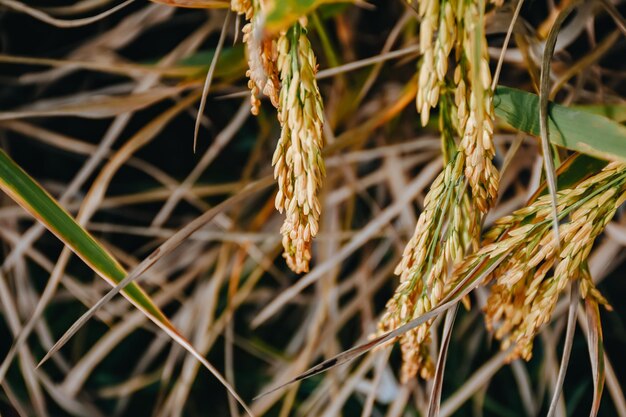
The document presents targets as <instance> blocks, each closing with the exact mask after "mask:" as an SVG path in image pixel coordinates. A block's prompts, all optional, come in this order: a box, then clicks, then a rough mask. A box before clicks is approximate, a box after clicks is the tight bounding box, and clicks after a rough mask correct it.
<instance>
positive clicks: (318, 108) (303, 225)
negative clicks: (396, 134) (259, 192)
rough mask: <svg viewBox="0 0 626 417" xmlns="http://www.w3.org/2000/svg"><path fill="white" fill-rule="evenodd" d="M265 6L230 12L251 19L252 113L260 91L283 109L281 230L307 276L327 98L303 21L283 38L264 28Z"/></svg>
mask: <svg viewBox="0 0 626 417" xmlns="http://www.w3.org/2000/svg"><path fill="white" fill-rule="evenodd" d="M261 6H262V4H258V5H255V4H254V3H252V1H250V0H232V2H231V9H232V10H233V11H235V12H237V13H238V14H240V15H244V16H245V18H246V19H247V20H248V21H249V22H248V23H246V25H245V26H244V27H243V29H242V31H243V33H244V37H243V41H244V43H245V44H246V53H247V57H248V70H247V72H246V75H247V77H248V78H249V81H248V87H249V88H250V93H251V94H250V102H251V111H252V114H254V115H258V113H259V107H260V105H261V101H260V95H261V93H262V94H263V95H265V96H266V97H268V98H269V99H270V101H271V102H272V104H273V105H274V107H276V108H277V109H278V120H279V122H280V125H281V134H280V138H279V140H278V143H277V145H276V150H275V152H274V156H273V158H272V165H273V166H274V177H275V178H276V180H277V182H278V193H277V195H276V200H275V204H276V209H277V210H278V211H279V212H281V213H283V212H284V213H285V221H284V223H283V226H282V227H281V229H280V231H281V234H282V235H283V239H282V241H283V247H284V253H283V256H284V258H285V259H286V261H287V265H288V266H289V268H291V269H292V270H293V271H294V272H296V273H302V272H307V271H308V270H309V262H310V260H311V242H312V239H313V238H314V237H315V235H317V232H318V230H319V218H320V214H321V205H320V202H319V198H318V193H319V190H320V188H321V185H322V180H323V177H324V175H325V173H324V160H323V159H322V147H323V145H324V140H323V137H322V125H323V120H324V114H323V104H322V98H321V95H320V92H319V88H318V86H317V81H316V80H315V74H316V72H317V60H316V57H315V53H314V52H313V49H312V48H311V44H310V42H309V40H308V38H307V36H306V29H305V28H304V27H303V26H302V25H301V24H300V23H299V22H298V23H295V24H294V25H293V26H291V27H290V28H289V29H288V30H286V31H283V32H282V33H281V34H280V35H279V36H278V37H274V36H272V35H268V34H267V33H265V32H264V27H263V19H264V15H263V10H261V11H260V12H256V10H255V9H260V8H261Z"/></svg>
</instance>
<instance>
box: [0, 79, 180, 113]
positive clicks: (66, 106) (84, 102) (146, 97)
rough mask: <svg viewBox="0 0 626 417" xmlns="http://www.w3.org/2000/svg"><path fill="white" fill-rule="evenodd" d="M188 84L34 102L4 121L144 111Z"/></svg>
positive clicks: (15, 111) (177, 92) (17, 110)
mask: <svg viewBox="0 0 626 417" xmlns="http://www.w3.org/2000/svg"><path fill="white" fill-rule="evenodd" d="M187 88H188V87H185V86H182V87H165V88H156V89H153V90H150V91H145V92H140V93H132V94H128V95H110V96H103V95H98V94H97V93H94V92H91V93H85V94H80V95H78V96H75V97H74V96H70V97H63V98H56V99H49V100H42V101H39V102H36V103H33V104H32V105H31V106H29V107H26V108H20V109H16V110H14V111H6V112H1V113H0V121H5V120H16V119H27V118H32V117H53V116H77V117H84V118H88V119H101V118H109V117H113V116H117V115H120V114H123V113H128V112H134V111H137V110H142V109H144V108H146V107H148V106H151V105H152V104H155V103H157V102H159V101H161V100H164V99H166V98H168V97H172V96H175V95H176V94H179V93H181V92H183V91H185V89H187Z"/></svg>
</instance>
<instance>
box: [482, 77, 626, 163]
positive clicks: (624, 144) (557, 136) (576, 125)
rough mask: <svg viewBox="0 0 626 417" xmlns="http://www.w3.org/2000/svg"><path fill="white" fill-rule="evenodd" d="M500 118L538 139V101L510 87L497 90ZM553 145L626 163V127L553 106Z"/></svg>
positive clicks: (530, 95)
mask: <svg viewBox="0 0 626 417" xmlns="http://www.w3.org/2000/svg"><path fill="white" fill-rule="evenodd" d="M494 107H495V112H496V115H497V116H498V117H500V118H501V119H503V120H504V121H505V122H507V123H508V124H509V125H511V126H512V127H513V128H515V129H517V130H520V131H522V132H526V133H528V134H531V135H535V136H538V135H539V116H538V114H539V111H538V109H539V97H538V96H536V95H535V94H532V93H527V92H525V91H521V90H517V89H514V88H509V87H498V88H496V92H495V96H494ZM548 115H549V117H548V123H549V131H550V142H552V143H553V144H555V145H557V146H562V147H564V148H567V149H570V150H573V151H578V152H581V153H585V154H587V155H591V156H594V157H596V158H600V159H605V160H609V161H622V162H626V127H624V126H622V125H621V124H619V123H616V122H614V121H612V120H610V119H607V118H606V117H603V116H601V115H598V114H593V113H591V112H586V111H583V110H578V109H573V108H569V107H565V106H561V105H559V104H555V103H551V104H550V105H549V108H548Z"/></svg>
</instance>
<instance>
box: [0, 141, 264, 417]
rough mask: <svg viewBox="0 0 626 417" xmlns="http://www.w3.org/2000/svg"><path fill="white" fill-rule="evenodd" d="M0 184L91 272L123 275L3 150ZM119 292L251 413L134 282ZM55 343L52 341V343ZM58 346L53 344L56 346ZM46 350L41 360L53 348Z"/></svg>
mask: <svg viewBox="0 0 626 417" xmlns="http://www.w3.org/2000/svg"><path fill="white" fill-rule="evenodd" d="M0 188H1V189H2V190H3V191H4V192H6V193H7V194H8V195H9V196H10V197H11V198H12V199H13V200H15V202H17V203H18V204H19V205H20V206H22V207H23V208H24V209H25V210H26V211H28V212H29V213H30V214H31V215H32V216H33V217H35V218H36V219H37V220H38V221H39V222H40V223H42V224H43V225H44V226H45V227H46V228H47V229H48V230H50V231H51V232H52V233H54V234H55V235H56V236H57V237H58V238H59V239H60V240H61V241H62V242H63V243H65V244H66V245H67V246H68V247H69V248H70V249H71V250H72V251H73V252H74V253H75V254H76V255H77V256H78V257H79V258H81V259H82V260H83V261H84V262H85V263H86V264H87V265H88V266H89V267H90V268H91V269H92V270H93V271H94V272H96V273H97V274H98V275H99V276H100V277H102V278H103V279H105V280H106V281H107V282H108V283H109V284H110V285H111V286H113V287H115V286H116V285H117V284H118V283H120V282H122V281H123V280H124V278H125V277H127V274H126V271H125V270H124V268H123V267H122V266H121V265H120V264H119V262H117V261H116V260H115V259H114V258H113V256H112V255H111V254H109V252H108V251H107V250H106V249H105V248H103V247H102V246H101V245H100V244H99V243H98V242H97V241H96V240H95V239H94V238H93V236H91V235H90V234H89V232H87V231H86V230H85V229H83V228H82V227H81V226H80V225H79V224H78V223H77V222H76V221H75V220H74V219H73V218H72V216H71V215H70V214H69V213H68V212H67V211H65V210H64V209H63V208H62V207H61V206H60V205H59V204H57V203H56V201H55V200H54V199H53V197H52V196H50V194H48V193H47V192H46V191H45V190H44V189H43V188H41V187H40V186H39V185H38V184H37V183H36V182H35V180H33V179H32V178H31V177H30V176H29V175H28V174H27V173H26V172H24V170H22V169H21V168H20V167H19V166H18V165H17V164H16V163H15V162H14V161H13V160H12V159H11V158H10V157H9V156H8V155H7V154H6V152H4V151H3V150H0ZM121 292H122V295H123V296H124V297H125V298H126V299H128V300H129V301H130V302H131V303H132V304H133V305H134V306H135V307H136V308H138V309H139V310H140V311H141V312H143V313H144V314H145V315H146V317H148V318H149V319H150V320H151V321H152V322H154V323H155V324H156V325H157V326H158V327H159V328H161V329H162V330H164V331H165V332H166V333H167V334H168V335H169V336H170V337H171V338H172V339H173V340H174V341H175V342H176V343H178V344H179V345H181V346H182V347H183V348H185V349H186V350H187V351H188V352H189V353H191V354H192V355H193V356H194V357H195V358H197V359H198V360H199V361H200V362H201V363H202V364H203V365H204V366H205V367H206V368H207V369H208V370H209V371H210V372H211V373H212V374H213V375H214V376H215V377H216V378H217V379H218V380H219V381H220V382H221V383H222V384H223V385H224V386H225V387H226V389H227V390H228V392H229V393H230V394H231V395H232V396H233V397H235V398H236V399H237V401H238V402H239V403H240V404H241V406H242V407H243V408H244V409H245V410H246V412H247V413H248V414H250V415H252V413H251V411H250V410H249V408H248V407H247V405H246V404H245V402H244V401H243V400H242V399H241V398H240V397H239V395H238V394H237V393H236V392H235V390H234V388H233V387H231V386H230V384H228V382H227V381H226V380H225V379H224V377H223V376H222V375H221V374H220V373H219V372H218V371H217V369H215V368H214V367H213V366H212V365H211V364H210V363H209V362H208V361H207V360H206V359H205V358H204V357H203V356H202V355H200V354H199V353H198V352H197V351H196V350H195V348H194V347H193V346H192V345H191V343H189V342H188V341H187V340H186V339H185V338H184V337H183V336H182V335H181V334H180V333H179V332H178V330H177V329H176V328H175V327H174V325H173V324H172V323H171V322H170V321H169V320H168V318H167V317H166V316H165V315H164V314H163V313H162V312H161V310H160V309H159V308H158V307H157V306H156V305H155V304H154V303H153V302H152V300H151V299H150V297H149V296H148V295H147V294H146V293H145V292H144V291H143V290H142V289H141V287H139V285H137V284H136V283H130V284H129V285H127V286H126V287H124V288H123V289H122V290H121ZM55 346H56V345H55ZM59 347H60V346H58V347H57V349H56V350H58V348H59ZM56 350H55V348H54V347H53V350H51V351H50V352H48V354H47V355H46V356H45V357H44V359H43V360H42V362H40V365H41V363H43V362H44V361H45V360H46V359H47V358H48V357H50V355H52V354H53V353H54V352H55V351H56Z"/></svg>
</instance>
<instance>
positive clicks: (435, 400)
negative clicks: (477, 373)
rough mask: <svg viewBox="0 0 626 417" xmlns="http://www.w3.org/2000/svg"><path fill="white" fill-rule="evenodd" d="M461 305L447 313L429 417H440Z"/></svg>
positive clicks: (431, 395) (431, 393) (429, 404)
mask: <svg viewBox="0 0 626 417" xmlns="http://www.w3.org/2000/svg"><path fill="white" fill-rule="evenodd" d="M458 310H459V305H458V304H457V305H456V306H454V307H453V308H451V309H450V310H448V312H447V313H446V321H445V322H444V325H443V334H442V337H441V347H440V349H439V357H438V358H437V369H436V370H435V377H434V379H433V388H432V391H431V392H430V401H429V403H428V417H438V416H439V410H440V408H441V391H442V388H443V374H444V371H445V368H446V359H447V357H448V347H449V346H450V340H451V339H452V327H453V326H454V320H455V319H456V314H457V311H458Z"/></svg>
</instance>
